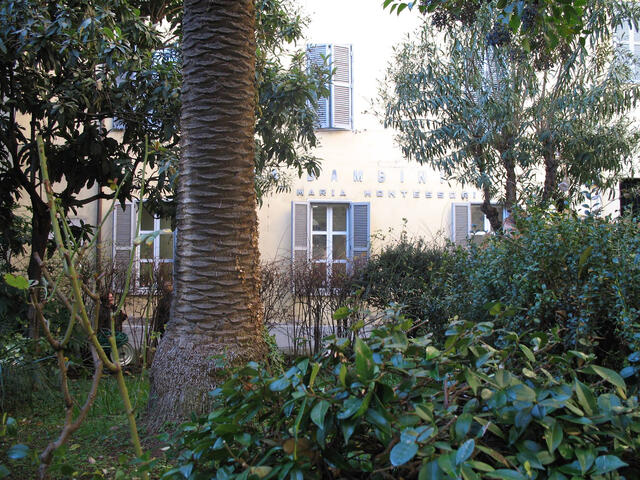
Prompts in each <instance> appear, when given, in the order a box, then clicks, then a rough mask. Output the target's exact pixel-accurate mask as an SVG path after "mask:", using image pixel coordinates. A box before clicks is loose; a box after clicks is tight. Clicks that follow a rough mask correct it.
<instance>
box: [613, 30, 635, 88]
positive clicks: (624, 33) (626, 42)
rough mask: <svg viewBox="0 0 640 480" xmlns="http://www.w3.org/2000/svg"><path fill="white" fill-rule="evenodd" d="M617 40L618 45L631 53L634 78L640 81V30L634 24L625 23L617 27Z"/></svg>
mask: <svg viewBox="0 0 640 480" xmlns="http://www.w3.org/2000/svg"><path fill="white" fill-rule="evenodd" d="M615 36H616V41H617V43H618V45H620V46H621V47H623V48H624V49H625V50H627V51H628V52H630V53H631V57H632V58H633V64H632V65H631V71H632V79H633V81H634V82H636V83H638V82H640V64H639V63H638V62H639V61H640V32H639V31H638V30H636V29H635V28H634V27H633V25H629V24H628V23H626V22H625V23H624V24H623V25H621V26H620V27H618V28H617V29H616V33H615Z"/></svg>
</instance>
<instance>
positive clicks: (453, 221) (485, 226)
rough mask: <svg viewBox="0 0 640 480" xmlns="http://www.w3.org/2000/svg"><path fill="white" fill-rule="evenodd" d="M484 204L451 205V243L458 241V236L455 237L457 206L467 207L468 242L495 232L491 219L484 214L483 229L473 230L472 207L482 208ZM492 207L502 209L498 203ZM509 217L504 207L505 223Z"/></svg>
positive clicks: (465, 203) (460, 203)
mask: <svg viewBox="0 0 640 480" xmlns="http://www.w3.org/2000/svg"><path fill="white" fill-rule="evenodd" d="M482 203H483V202H456V203H452V204H451V241H452V242H454V243H456V242H457V240H458V239H456V235H455V231H456V220H457V219H456V209H455V207H456V205H458V206H459V205H464V206H466V207H467V237H466V240H470V239H471V238H472V237H476V236H484V235H489V234H491V233H492V232H493V230H492V229H491V222H489V219H488V218H487V216H486V215H484V214H483V225H482V226H483V229H482V230H480V229H477V230H475V231H474V230H473V228H472V227H473V224H472V223H471V217H472V215H471V208H472V207H481V206H482ZM491 205H493V206H494V207H501V204H500V203H497V202H491ZM508 216H509V213H508V212H507V210H506V209H505V208H504V207H502V221H503V222H504V220H505V219H506V218H507V217H508Z"/></svg>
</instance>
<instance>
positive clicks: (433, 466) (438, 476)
mask: <svg viewBox="0 0 640 480" xmlns="http://www.w3.org/2000/svg"><path fill="white" fill-rule="evenodd" d="M443 478H444V475H443V472H442V470H441V469H440V467H439V466H438V462H429V463H426V464H424V465H423V466H422V468H421V469H420V473H419V474H418V480H442V479H443Z"/></svg>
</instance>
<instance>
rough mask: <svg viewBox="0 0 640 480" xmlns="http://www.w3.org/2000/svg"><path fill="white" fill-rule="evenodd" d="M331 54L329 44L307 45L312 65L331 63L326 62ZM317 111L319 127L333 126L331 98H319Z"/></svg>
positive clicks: (321, 65)
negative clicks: (330, 109) (330, 120)
mask: <svg viewBox="0 0 640 480" xmlns="http://www.w3.org/2000/svg"><path fill="white" fill-rule="evenodd" d="M329 56H330V49H329V45H309V46H308V47H307V59H308V62H309V65H310V66H316V67H325V66H327V65H330V63H326V59H327V58H328V57H329ZM328 61H329V62H330V61H331V60H330V59H329V60H328ZM316 113H317V114H318V128H329V127H330V126H331V124H330V123H329V114H330V111H329V98H326V97H324V98H318V106H317V108H316Z"/></svg>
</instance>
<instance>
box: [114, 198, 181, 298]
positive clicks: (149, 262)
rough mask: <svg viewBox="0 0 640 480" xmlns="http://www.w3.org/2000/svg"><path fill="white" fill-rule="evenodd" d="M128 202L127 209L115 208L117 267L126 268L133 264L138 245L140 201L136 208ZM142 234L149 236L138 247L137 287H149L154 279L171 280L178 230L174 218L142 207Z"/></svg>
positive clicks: (136, 257)
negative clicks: (137, 225)
mask: <svg viewBox="0 0 640 480" xmlns="http://www.w3.org/2000/svg"><path fill="white" fill-rule="evenodd" d="M132 206H133V205H132V204H126V205H125V208H124V209H123V208H122V206H120V205H118V206H117V207H116V208H115V209H114V221H113V260H114V264H115V266H116V268H118V269H120V270H123V269H125V268H126V267H127V265H128V264H129V257H130V255H131V249H132V248H134V237H135V232H136V228H135V227H136V221H137V219H138V217H137V214H138V204H135V208H132ZM140 237H141V238H145V237H146V241H144V242H142V243H141V244H140V245H139V247H138V248H137V249H136V256H135V272H134V274H135V277H134V278H135V280H136V281H135V287H136V288H138V289H140V288H149V287H151V286H152V285H153V284H154V282H161V281H164V280H170V279H171V278H172V274H173V251H174V232H173V231H172V230H171V220H170V219H169V218H160V217H156V216H154V215H152V214H151V213H150V212H148V211H147V210H146V209H143V210H142V221H141V223H140Z"/></svg>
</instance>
